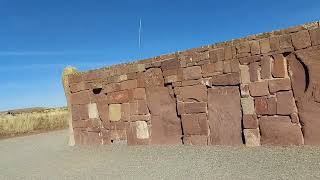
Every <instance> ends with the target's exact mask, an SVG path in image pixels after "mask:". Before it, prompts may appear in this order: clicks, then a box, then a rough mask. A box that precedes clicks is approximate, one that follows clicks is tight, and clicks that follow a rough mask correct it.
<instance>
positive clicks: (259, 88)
mask: <svg viewBox="0 0 320 180" xmlns="http://www.w3.org/2000/svg"><path fill="white" fill-rule="evenodd" d="M249 90H250V94H251V96H266V95H269V88H268V81H260V82H253V83H250V84H249Z"/></svg>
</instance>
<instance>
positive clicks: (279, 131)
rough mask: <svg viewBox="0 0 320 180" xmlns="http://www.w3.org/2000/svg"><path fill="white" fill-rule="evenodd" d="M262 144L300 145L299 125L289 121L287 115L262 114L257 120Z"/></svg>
mask: <svg viewBox="0 0 320 180" xmlns="http://www.w3.org/2000/svg"><path fill="white" fill-rule="evenodd" d="M259 126H260V133H261V144H262V145H276V146H289V145H302V144H303V135H302V132H301V128H300V127H299V125H296V124H293V123H291V120H290V117H289V116H263V117H261V118H260V120H259Z"/></svg>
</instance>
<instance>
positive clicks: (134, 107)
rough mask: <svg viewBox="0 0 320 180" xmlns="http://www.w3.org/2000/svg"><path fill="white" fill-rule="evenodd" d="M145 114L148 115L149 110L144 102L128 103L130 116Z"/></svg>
mask: <svg viewBox="0 0 320 180" xmlns="http://www.w3.org/2000/svg"><path fill="white" fill-rule="evenodd" d="M145 114H149V110H148V107H147V103H146V101H145V100H136V101H134V102H130V115H145Z"/></svg>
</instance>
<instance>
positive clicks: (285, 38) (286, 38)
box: [279, 34, 292, 49]
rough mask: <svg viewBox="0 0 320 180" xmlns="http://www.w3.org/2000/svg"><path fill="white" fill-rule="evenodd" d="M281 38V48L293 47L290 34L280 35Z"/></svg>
mask: <svg viewBox="0 0 320 180" xmlns="http://www.w3.org/2000/svg"><path fill="white" fill-rule="evenodd" d="M279 40H280V48H281V49H287V48H291V47H292V41H291V36H290V34H285V35H282V36H280V37H279Z"/></svg>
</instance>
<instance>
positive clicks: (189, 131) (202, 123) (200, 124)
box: [181, 113, 209, 136]
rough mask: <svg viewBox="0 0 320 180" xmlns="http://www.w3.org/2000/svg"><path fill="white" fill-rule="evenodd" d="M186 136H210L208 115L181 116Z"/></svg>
mask: <svg viewBox="0 0 320 180" xmlns="http://www.w3.org/2000/svg"><path fill="white" fill-rule="evenodd" d="M181 121H182V129H183V134H184V135H206V136H207V135H208V133H209V125H208V120H207V114H206V113H199V114H183V115H181Z"/></svg>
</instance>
